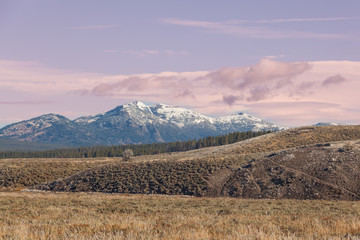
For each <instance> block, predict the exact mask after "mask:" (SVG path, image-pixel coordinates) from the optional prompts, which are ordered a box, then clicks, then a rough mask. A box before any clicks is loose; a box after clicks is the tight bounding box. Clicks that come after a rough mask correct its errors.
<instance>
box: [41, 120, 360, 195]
mask: <svg viewBox="0 0 360 240" xmlns="http://www.w3.org/2000/svg"><path fill="white" fill-rule="evenodd" d="M359 139H360V126H322V127H303V128H297V129H291V130H286V131H282V132H276V133H271V134H268V135H264V136H260V137H257V138H253V139H249V140H245V141H243V142H239V143H235V144H230V145H225V146H220V147H211V148H204V149H199V150H193V151H188V152H184V153H173V154H160V155H155V156H140V157H137V158H134V159H133V161H132V162H127V163H123V162H114V163H112V164H109V165H105V166H102V167H96V168H93V169H89V170H86V171H83V172H80V173H77V174H75V175H72V176H70V177H67V178H65V179H59V180H57V181H54V182H50V183H47V184H43V185H38V186H36V187H35V188H36V189H41V190H51V191H71V192H77V191H94V192H111V193H114V192H118V193H145V194H149V193H156V194H184V195H194V196H232V197H245V198H295V199H346V200H359V199H360V197H359V195H358V192H359V190H360V184H359V183H360V181H359V180H360V179H359V178H358V177H357V176H358V175H360V161H359V160H358V159H360V148H359V141H358V140H359Z"/></svg>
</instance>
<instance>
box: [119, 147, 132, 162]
mask: <svg viewBox="0 0 360 240" xmlns="http://www.w3.org/2000/svg"><path fill="white" fill-rule="evenodd" d="M122 156H123V160H124V161H129V160H130V159H131V157H132V156H134V152H133V151H132V150H131V149H125V150H124V152H123V154H122Z"/></svg>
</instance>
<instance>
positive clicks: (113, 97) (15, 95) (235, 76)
mask: <svg viewBox="0 0 360 240" xmlns="http://www.w3.org/2000/svg"><path fill="white" fill-rule="evenodd" d="M358 79H360V63H359V62H346V61H344V62H335V61H334V62H310V63H309V62H289V63H288V62H280V61H275V60H272V59H263V60H261V61H260V62H259V63H257V64H255V65H253V66H242V67H233V68H229V67H224V68H221V69H219V70H215V71H201V72H200V71H199V72H162V73H157V74H137V75H102V74H96V73H83V72H74V71H66V70H59V69H53V68H49V67H46V66H44V65H41V64H38V63H33V62H14V61H5V60H0V93H1V94H0V112H2V115H1V116H0V124H1V122H4V121H5V120H2V119H10V118H12V116H14V118H19V117H21V116H24V117H23V119H25V118H27V117H28V116H31V117H33V116H34V114H36V113H46V112H54V113H59V114H62V113H64V114H65V113H68V112H72V114H73V116H74V117H75V116H79V115H80V114H81V115H83V114H86V113H89V114H94V113H98V112H101V111H106V110H109V109H111V108H112V107H114V106H116V105H120V104H123V103H126V102H130V101H134V100H139V101H144V102H146V103H159V102H161V103H166V104H173V105H180V106H183V107H190V108H193V109H195V110H198V111H200V112H202V113H205V114H210V115H219V114H222V115H223V114H228V113H231V112H237V111H245V112H249V113H251V114H254V115H255V116H258V117H260V118H264V119H267V120H272V121H274V122H277V123H281V124H283V125H291V126H295V125H305V124H310V123H315V122H318V121H320V120H321V121H330V120H332V119H333V120H332V121H341V122H349V123H356V122H359V120H357V119H360V116H359V112H358V110H357V109H360V99H359V97H358V89H360V81H358ZM344 83H346V84H344ZM332 86H336V87H332ZM29 99H32V100H31V101H30V102H29ZM48 102H49V103H53V104H45V103H48ZM320 103H322V104H320ZM76 112H78V114H76Z"/></svg>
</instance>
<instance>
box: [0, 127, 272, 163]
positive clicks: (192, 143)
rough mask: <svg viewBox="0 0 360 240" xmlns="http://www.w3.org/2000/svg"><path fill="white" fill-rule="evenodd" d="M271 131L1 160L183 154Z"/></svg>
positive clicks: (31, 154)
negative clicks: (126, 154) (132, 154)
mask: <svg viewBox="0 0 360 240" xmlns="http://www.w3.org/2000/svg"><path fill="white" fill-rule="evenodd" d="M270 132H271V131H259V132H252V131H247V132H234V133H228V134H226V135H221V136H208V137H204V138H201V139H197V140H196V139H194V140H188V141H183V142H181V141H177V142H168V143H151V144H138V145H113V146H88V147H77V148H64V149H56V150H46V151H36V152H19V151H8V152H0V158H94V157H121V156H123V152H124V151H125V150H126V149H131V150H132V151H133V153H134V155H135V156H139V155H152V154H159V153H168V152H181V151H188V150H194V149H199V148H204V147H212V146H220V145H226V144H231V143H235V142H239V141H243V140H246V139H249V138H253V137H257V136H261V135H264V134H267V133H270Z"/></svg>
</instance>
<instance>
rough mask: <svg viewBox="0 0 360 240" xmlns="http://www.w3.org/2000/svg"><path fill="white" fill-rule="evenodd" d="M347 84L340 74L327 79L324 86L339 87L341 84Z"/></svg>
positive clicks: (323, 83)
mask: <svg viewBox="0 0 360 240" xmlns="http://www.w3.org/2000/svg"><path fill="white" fill-rule="evenodd" d="M343 82H346V79H345V78H344V77H343V76H341V75H340V74H338V75H335V76H331V77H328V78H326V79H325V80H324V81H323V82H322V85H323V86H326V87H327V86H329V85H337V84H339V83H343Z"/></svg>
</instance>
